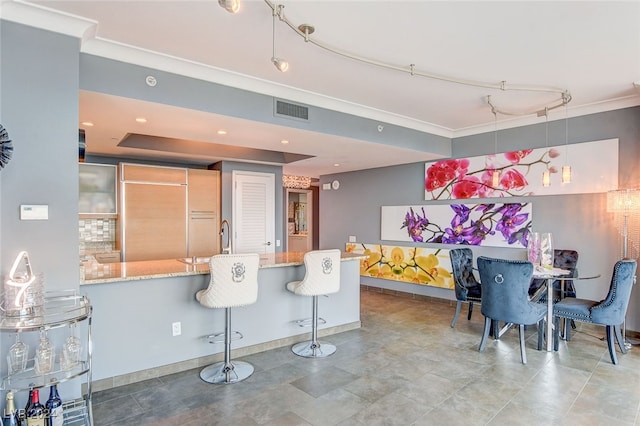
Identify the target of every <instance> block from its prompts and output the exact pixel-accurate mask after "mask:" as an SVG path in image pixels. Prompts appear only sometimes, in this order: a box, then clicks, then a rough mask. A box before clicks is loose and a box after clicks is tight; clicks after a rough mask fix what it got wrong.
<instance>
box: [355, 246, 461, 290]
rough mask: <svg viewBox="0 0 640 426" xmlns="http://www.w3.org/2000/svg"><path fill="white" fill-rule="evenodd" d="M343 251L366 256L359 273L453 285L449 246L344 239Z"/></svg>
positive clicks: (438, 285) (396, 279) (415, 282)
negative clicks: (437, 247) (433, 246)
mask: <svg viewBox="0 0 640 426" xmlns="http://www.w3.org/2000/svg"><path fill="white" fill-rule="evenodd" d="M346 251H347V252H349V253H358V254H364V255H365V256H367V258H366V259H363V260H361V261H360V275H361V276H365V277H373V278H380V279H385V280H393V281H402V282H406V283H411V284H419V285H429V286H434V287H440V288H448V289H453V277H452V275H451V261H450V260H449V250H445V249H432V248H426V247H403V246H385V245H382V244H361V243H347V245H346Z"/></svg>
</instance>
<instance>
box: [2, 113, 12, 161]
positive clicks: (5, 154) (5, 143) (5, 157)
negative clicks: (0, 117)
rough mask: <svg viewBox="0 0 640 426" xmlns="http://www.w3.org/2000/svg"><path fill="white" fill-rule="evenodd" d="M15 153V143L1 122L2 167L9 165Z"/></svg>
mask: <svg viewBox="0 0 640 426" xmlns="http://www.w3.org/2000/svg"><path fill="white" fill-rule="evenodd" d="M12 154H13V145H12V144H11V139H9V133H8V132H7V129H5V128H4V127H2V124H0V169H2V168H3V167H4V166H6V165H7V163H8V162H9V160H11V155H12Z"/></svg>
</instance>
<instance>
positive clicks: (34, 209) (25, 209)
mask: <svg viewBox="0 0 640 426" xmlns="http://www.w3.org/2000/svg"><path fill="white" fill-rule="evenodd" d="M48 219H49V206H48V205H47V204H21V205H20V220H48Z"/></svg>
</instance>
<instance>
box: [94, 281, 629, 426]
mask: <svg viewBox="0 0 640 426" xmlns="http://www.w3.org/2000/svg"><path fill="white" fill-rule="evenodd" d="M465 310H466V308H464V309H463V312H465ZM453 313H454V305H453V304H451V303H445V302H439V301H432V300H416V299H410V298H407V297H401V296H395V295H389V294H383V293H380V292H378V291H372V290H366V289H363V291H362V316H361V319H362V328H361V329H358V330H352V331H348V332H345V333H341V334H336V335H333V336H328V337H327V338H326V340H328V341H331V342H332V343H334V344H336V345H337V347H338V351H337V352H336V353H335V354H334V355H332V356H330V357H328V358H324V359H316V360H312V359H306V358H300V357H297V356H295V355H293V353H292V352H291V351H290V349H289V347H284V348H279V349H274V350H270V351H267V352H262V353H259V354H254V355H251V356H247V357H244V358H243V359H244V360H246V361H249V362H251V363H252V364H253V365H254V366H255V369H256V371H255V373H254V374H253V376H251V377H250V378H249V379H247V380H246V381H244V382H241V383H238V384H233V385H211V384H207V383H205V382H203V381H201V380H200V378H199V376H198V372H199V370H190V371H186V372H182V373H178V374H174V375H171V376H165V377H161V378H158V379H153V380H148V381H145V382H140V383H135V384H131V385H127V386H122V387H119V388H114V389H109V390H105V391H101V392H98V393H96V394H95V395H94V403H93V407H94V423H95V425H97V426H102V425H118V426H121V425H193V426H196V425H197V426H202V425H218V424H219V425H278V426H287V425H318V426H320V425H322V426H324V425H447V426H450V425H527V426H528V425H577V424H582V425H607V426H609V425H640V414H639V407H640V347H634V348H632V349H631V350H630V351H629V352H628V353H627V354H626V355H623V354H620V353H618V359H619V361H620V362H619V364H618V365H617V366H614V365H612V364H611V360H610V358H609V354H608V351H607V345H606V342H604V341H602V340H600V338H601V337H602V336H603V332H604V329H603V328H602V327H596V326H593V325H584V324H580V323H578V325H577V332H576V333H575V334H574V337H573V338H572V340H571V341H570V342H569V343H567V342H564V341H562V342H561V345H560V350H559V352H556V353H547V352H544V351H537V350H536V349H535V345H536V331H535V327H529V329H528V331H527V333H528V334H527V335H528V340H527V357H528V364H527V365H522V364H521V362H520V352H519V347H518V333H517V330H516V329H511V330H510V331H508V332H507V333H506V334H505V335H504V336H503V337H502V339H501V340H499V341H494V340H489V342H488V344H487V348H486V349H485V351H484V352H482V353H480V352H478V344H479V342H480V336H481V333H482V325H483V317H482V315H481V313H480V307H479V306H477V307H476V309H475V312H474V314H473V318H472V319H471V321H467V319H466V314H465V315H463V314H462V313H461V316H460V318H459V319H458V324H457V326H456V328H455V329H452V328H451V327H450V326H449V324H450V322H451V319H452V316H453Z"/></svg>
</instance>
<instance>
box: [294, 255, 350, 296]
mask: <svg viewBox="0 0 640 426" xmlns="http://www.w3.org/2000/svg"><path fill="white" fill-rule="evenodd" d="M304 267H305V274H304V278H303V279H302V281H300V282H299V283H297V284H296V286H295V289H294V293H295V294H298V295H301V296H318V295H322V294H330V293H337V292H338V291H339V290H340V250H338V249H330V250H315V251H309V252H307V253H305V254H304Z"/></svg>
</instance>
